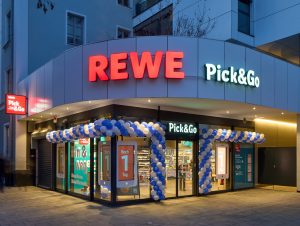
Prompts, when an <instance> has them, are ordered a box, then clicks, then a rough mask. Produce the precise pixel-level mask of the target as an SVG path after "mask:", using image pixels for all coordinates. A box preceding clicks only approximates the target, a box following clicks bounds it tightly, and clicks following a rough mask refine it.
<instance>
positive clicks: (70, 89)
mask: <svg viewBox="0 0 300 226" xmlns="http://www.w3.org/2000/svg"><path fill="white" fill-rule="evenodd" d="M82 80H83V78H82V46H80V47H76V48H73V49H70V50H68V51H66V53H65V88H64V90H65V102H66V103H74V102H79V101H82V90H83V89H82V86H83V84H82V83H83V81H82Z"/></svg>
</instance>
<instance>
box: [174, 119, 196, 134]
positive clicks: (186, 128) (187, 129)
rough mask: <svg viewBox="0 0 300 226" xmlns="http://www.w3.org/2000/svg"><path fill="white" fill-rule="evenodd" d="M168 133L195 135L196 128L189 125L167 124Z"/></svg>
mask: <svg viewBox="0 0 300 226" xmlns="http://www.w3.org/2000/svg"><path fill="white" fill-rule="evenodd" d="M168 132H169V133H181V134H196V133H197V127H196V126H195V125H194V124H189V123H179V122H169V123H168Z"/></svg>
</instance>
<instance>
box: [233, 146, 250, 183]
mask: <svg viewBox="0 0 300 226" xmlns="http://www.w3.org/2000/svg"><path fill="white" fill-rule="evenodd" d="M253 154H254V149H253V145H247V144H241V146H240V149H237V148H236V149H235V153H234V188H235V189H239V188H248V187H253V186H254V179H253V178H254V172H253V167H254V166H253Z"/></svg>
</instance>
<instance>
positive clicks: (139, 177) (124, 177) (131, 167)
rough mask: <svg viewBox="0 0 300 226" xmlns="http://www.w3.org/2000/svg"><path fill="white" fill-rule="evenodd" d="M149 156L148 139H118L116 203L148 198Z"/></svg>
mask: <svg viewBox="0 0 300 226" xmlns="http://www.w3.org/2000/svg"><path fill="white" fill-rule="evenodd" d="M150 155H151V152H150V139H148V138H131V137H118V142H117V178H116V180H117V200H118V201H126V200H134V199H149V198H150V170H151V169H150Z"/></svg>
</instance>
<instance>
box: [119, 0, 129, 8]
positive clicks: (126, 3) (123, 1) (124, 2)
mask: <svg viewBox="0 0 300 226" xmlns="http://www.w3.org/2000/svg"><path fill="white" fill-rule="evenodd" d="M118 4H119V5H123V6H126V7H130V4H129V0H118Z"/></svg>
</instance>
